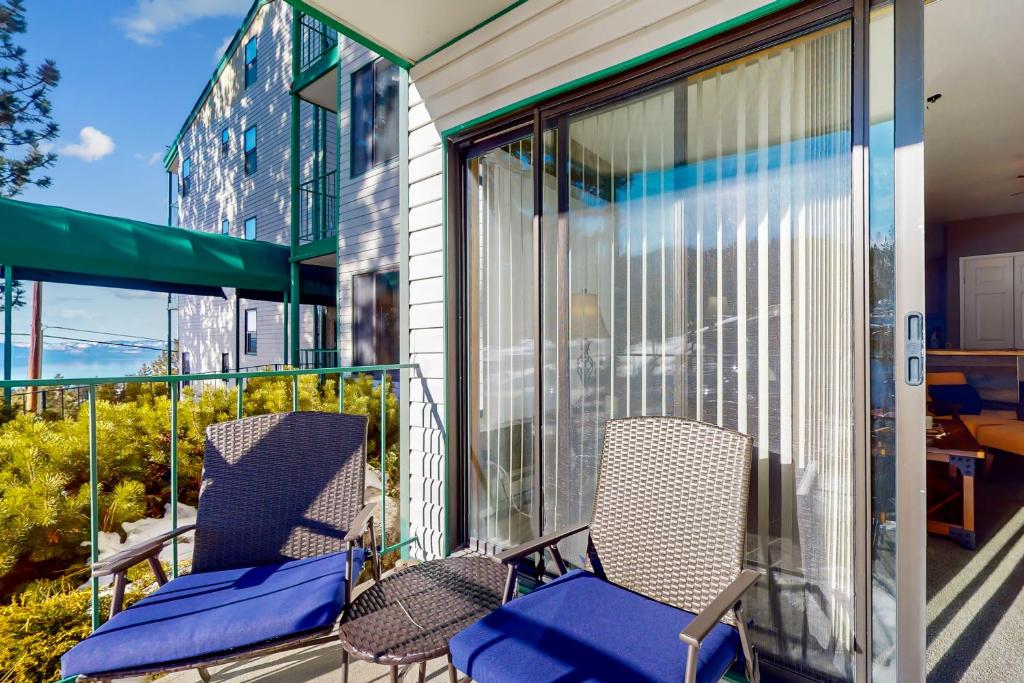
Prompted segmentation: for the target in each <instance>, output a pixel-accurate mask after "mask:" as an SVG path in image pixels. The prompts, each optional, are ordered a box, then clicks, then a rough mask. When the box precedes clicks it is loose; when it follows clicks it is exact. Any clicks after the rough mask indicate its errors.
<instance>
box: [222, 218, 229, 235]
mask: <svg viewBox="0 0 1024 683" xmlns="http://www.w3.org/2000/svg"><path fill="white" fill-rule="evenodd" d="M220 234H222V235H230V234H231V221H229V220H228V219H227V218H225V219H223V220H221V222H220Z"/></svg>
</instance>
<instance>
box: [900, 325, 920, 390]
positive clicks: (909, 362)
mask: <svg viewBox="0 0 1024 683" xmlns="http://www.w3.org/2000/svg"><path fill="white" fill-rule="evenodd" d="M904 330H905V332H904V334H905V335H906V336H905V337H904V339H903V355H904V366H905V371H904V377H903V378H904V380H905V381H906V382H907V384H909V385H910V386H912V387H916V386H920V385H921V384H923V383H924V354H925V347H924V314H923V313H921V312H919V311H911V312H910V313H907V319H906V325H905V327H904Z"/></svg>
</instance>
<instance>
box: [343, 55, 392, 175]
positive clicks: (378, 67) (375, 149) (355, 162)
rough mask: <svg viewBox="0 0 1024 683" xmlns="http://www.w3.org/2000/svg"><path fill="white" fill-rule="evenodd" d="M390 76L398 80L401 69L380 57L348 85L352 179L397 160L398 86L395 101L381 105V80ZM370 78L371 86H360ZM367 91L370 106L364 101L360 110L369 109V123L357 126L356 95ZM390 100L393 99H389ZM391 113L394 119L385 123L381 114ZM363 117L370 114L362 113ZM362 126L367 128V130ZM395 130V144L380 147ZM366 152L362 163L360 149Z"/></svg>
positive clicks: (357, 74) (364, 66)
mask: <svg viewBox="0 0 1024 683" xmlns="http://www.w3.org/2000/svg"><path fill="white" fill-rule="evenodd" d="M388 73H392V74H394V75H396V76H397V74H398V67H397V66H396V65H395V64H393V63H391V62H389V61H388V60H386V59H384V58H383V57H378V58H377V59H375V60H373V61H371V62H368V63H367V64H364V65H363V66H361V67H359V68H358V69H356V70H355V71H354V72H352V76H351V78H350V82H349V94H350V98H351V102H350V103H349V109H350V120H351V123H350V125H349V176H350V177H352V178H358V177H360V176H363V175H365V174H366V173H369V172H370V171H372V170H374V169H375V168H379V167H381V166H385V165H387V164H388V163H390V162H392V161H394V160H395V159H397V158H398V118H397V117H398V115H399V114H398V88H397V86H396V88H395V90H394V95H393V101H391V102H390V103H389V102H387V101H384V102H381V101H379V100H378V88H377V86H378V79H379V78H383V77H384V76H386V75H387V74H388ZM367 74H369V82H368V84H367V83H364V84H362V85H357V84H358V82H359V81H360V79H365V78H366V76H367ZM364 88H365V89H367V94H368V96H369V102H368V103H367V102H366V101H365V100H361V101H360V103H359V105H358V106H359V107H366V106H368V110H369V111H368V117H369V121H368V122H366V121H360V122H358V123H357V118H358V117H357V99H356V95H357V91H359V90H361V89H364ZM389 99H390V97H389ZM389 108H390V111H391V112H392V116H391V117H390V118H388V119H387V121H386V122H384V123H382V121H381V119H382V116H381V112H382V111H388V109H389ZM362 113H363V114H364V115H365V114H367V112H362ZM363 126H366V127H367V128H366V129H365V130H364V129H363ZM392 127H393V128H394V140H392V141H391V146H390V147H389V146H388V145H387V144H380V142H379V141H381V140H388V139H389V136H390V135H391V131H390V130H389V129H390V128H392ZM361 137H365V139H366V142H365V143H364V144H363V145H357V144H356V143H357V141H358V140H359V139H360V138H361ZM363 147H365V148H366V149H365V151H364V152H363V155H365V157H366V158H365V160H362V159H359V158H358V156H357V149H363Z"/></svg>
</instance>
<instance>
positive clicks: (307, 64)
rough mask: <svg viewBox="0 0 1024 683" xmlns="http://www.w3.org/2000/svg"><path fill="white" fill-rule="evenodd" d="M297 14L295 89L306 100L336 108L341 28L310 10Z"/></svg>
mask: <svg viewBox="0 0 1024 683" xmlns="http://www.w3.org/2000/svg"><path fill="white" fill-rule="evenodd" d="M297 16H298V19H297V20H296V31H295V36H296V40H297V41H298V45H297V46H296V50H295V53H294V54H295V59H296V68H295V78H294V81H293V83H292V90H293V91H294V92H295V93H296V94H297V95H298V96H299V97H301V98H302V99H303V100H305V101H307V102H311V103H312V104H316V105H318V106H320V107H323V108H324V109H328V110H330V111H337V109H338V73H337V68H338V62H339V53H338V32H337V31H335V30H334V29H333V28H330V27H329V26H326V25H324V24H323V23H322V22H320V21H318V20H317V19H314V18H313V17H311V16H309V15H307V14H301V13H300V14H298V15H297Z"/></svg>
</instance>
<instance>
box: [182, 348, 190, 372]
mask: <svg viewBox="0 0 1024 683" xmlns="http://www.w3.org/2000/svg"><path fill="white" fill-rule="evenodd" d="M181 374H183V375H191V374H192V357H191V356H190V355H189V353H188V351H182V352H181Z"/></svg>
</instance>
